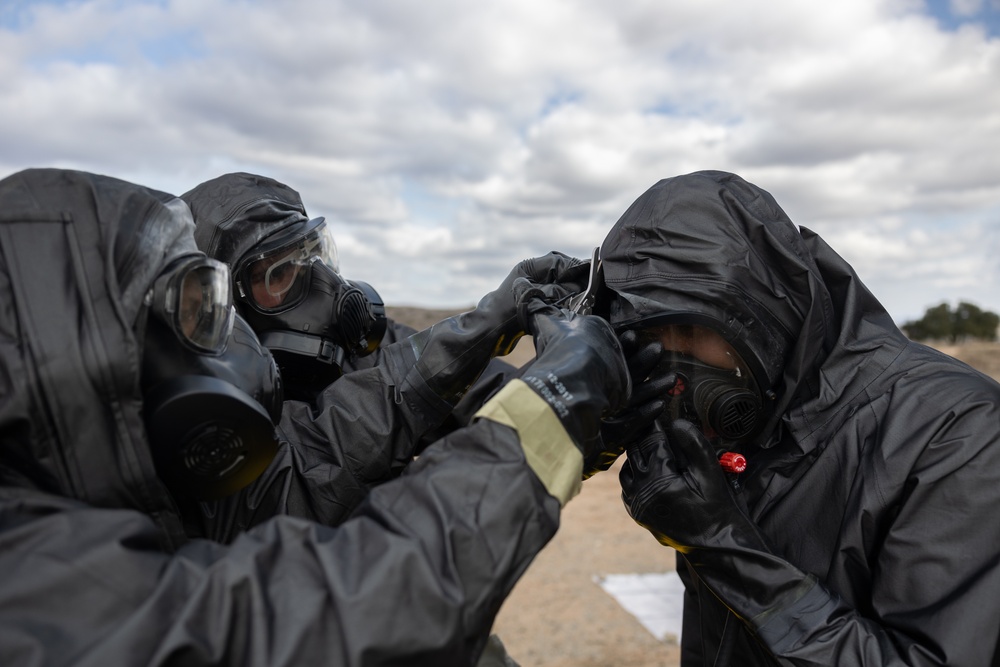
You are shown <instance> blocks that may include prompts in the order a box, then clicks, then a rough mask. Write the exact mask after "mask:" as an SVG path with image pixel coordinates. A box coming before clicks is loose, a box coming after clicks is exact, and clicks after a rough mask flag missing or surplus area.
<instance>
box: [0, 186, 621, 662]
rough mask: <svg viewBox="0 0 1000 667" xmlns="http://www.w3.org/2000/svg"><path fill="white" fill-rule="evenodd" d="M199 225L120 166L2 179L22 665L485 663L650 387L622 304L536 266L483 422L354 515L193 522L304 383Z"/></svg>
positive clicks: (8, 566)
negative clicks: (529, 577) (514, 342)
mask: <svg viewBox="0 0 1000 667" xmlns="http://www.w3.org/2000/svg"><path fill="white" fill-rule="evenodd" d="M192 230H193V223H192V220H191V217H190V212H189V210H188V209H187V207H186V205H184V204H183V202H182V201H181V200H179V199H176V198H173V197H172V196H170V195H166V194H164V193H161V192H156V191H153V190H149V189H147V188H144V187H141V186H137V185H133V184H130V183H126V182H124V181H119V180H117V179H113V178H110V177H106V176H96V175H93V174H87V173H83V172H74V171H66V170H55V169H32V170H27V171H24V172H20V173H17V174H14V175H12V176H9V177H7V178H5V179H3V180H2V181H0V308H2V311H3V317H2V318H0V369H2V372H0V378H2V379H3V380H2V382H0V442H2V449H0V452H2V454H0V569H2V570H3V572H4V577H3V580H2V581H0V664H4V665H22V664H24V665H28V664H67V663H69V662H73V663H74V664H102V665H144V666H148V665H165V664H183V665H209V664H211V665H220V664H231V665H249V666H254V665H302V664H337V665H388V664H408V665H463V664H471V663H472V662H473V661H474V660H475V659H476V657H477V655H478V653H479V651H480V649H481V647H482V645H483V643H484V642H485V639H486V634H487V632H488V629H489V627H490V625H491V623H492V621H493V618H494V616H495V614H496V612H497V610H498V608H499V606H500V603H501V601H502V600H503V599H504V596H505V595H506V594H507V593H508V592H509V590H510V588H511V587H512V586H513V584H514V582H515V581H516V579H517V578H518V576H519V575H520V574H521V573H522V572H523V571H524V569H525V568H526V567H527V566H528V563H529V562H530V560H531V558H532V557H533V556H534V554H535V553H537V552H538V550H539V549H541V548H542V546H543V545H544V544H545V543H546V542H547V541H548V540H549V539H550V538H551V536H552V534H553V533H554V532H555V530H556V527H557V525H558V519H559V512H560V508H561V505H562V504H564V503H565V502H567V501H568V500H569V499H570V498H571V497H572V495H573V494H574V493H575V492H576V491H577V490H578V489H579V486H580V478H581V474H582V470H583V461H584V460H585V459H586V458H589V457H593V456H594V455H595V454H596V453H598V452H599V451H600V449H601V447H602V446H603V445H602V440H601V436H600V429H601V421H600V416H601V415H602V414H606V413H607V414H611V413H614V411H615V410H616V409H618V408H619V407H621V406H622V405H623V403H624V402H625V400H626V397H627V396H628V394H629V392H630V379H629V371H628V369H627V367H626V359H625V357H624V356H623V354H622V348H621V346H620V345H619V343H618V341H617V339H616V338H615V336H614V334H613V332H612V331H611V329H610V326H609V325H608V324H607V323H606V322H604V321H603V320H601V319H600V318H597V317H590V316H578V315H576V314H574V313H571V312H569V311H566V310H560V309H558V308H556V307H554V306H549V305H546V304H545V303H544V301H542V300H540V299H537V298H533V297H535V296H537V295H538V293H539V290H540V289H541V288H538V287H537V286H533V285H532V283H531V282H530V281H529V280H527V279H521V280H518V281H514V284H513V285H512V286H511V290H512V291H513V292H514V297H512V298H514V299H519V298H520V297H521V296H523V297H524V299H521V300H520V303H521V307H520V308H519V311H520V313H521V319H523V320H524V321H525V324H524V325H523V326H524V327H525V328H527V329H528V330H530V332H531V333H532V335H533V336H534V340H535V343H536V352H537V355H536V359H535V361H534V362H533V363H532V365H531V366H530V367H528V368H526V369H525V371H524V379H523V380H520V379H515V380H512V381H511V382H510V383H508V384H507V385H506V386H505V387H504V388H503V389H502V390H501V391H500V392H499V393H498V394H497V395H496V396H494V397H493V398H492V399H491V400H490V401H489V402H488V403H487V404H486V405H485V406H484V407H483V409H482V410H481V411H480V412H479V416H478V418H477V419H476V420H475V421H474V422H473V423H472V424H471V425H469V426H468V427H465V428H463V429H459V430H457V431H455V432H453V433H452V434H450V435H449V436H448V437H446V438H445V439H443V440H442V441H440V442H438V443H435V444H434V445H432V446H431V447H428V448H427V449H426V450H425V451H424V453H423V454H422V456H421V457H420V458H419V459H418V460H417V461H416V462H415V463H413V464H412V465H411V466H409V468H408V469H407V471H406V473H405V474H404V475H403V476H402V477H400V478H399V479H395V480H393V481H390V482H388V483H386V484H383V485H380V486H378V487H377V488H375V489H374V490H372V491H371V492H370V493H369V494H368V496H367V497H366V499H365V500H364V501H363V503H362V504H361V505H360V506H359V507H358V508H357V509H356V511H355V512H354V514H353V515H352V517H351V518H350V519H349V520H347V521H345V522H344V523H343V524H342V525H340V526H338V527H336V528H331V527H328V526H325V525H323V524H321V523H318V522H314V521H310V520H306V519H302V518H298V517H294V516H275V517H272V518H271V519H269V520H267V521H262V522H260V523H259V524H258V525H256V526H255V527H253V528H251V529H249V530H246V531H240V532H239V533H238V534H236V535H235V536H233V538H232V539H231V540H228V541H227V542H221V541H216V540H207V539H199V538H193V537H192V536H191V535H190V534H189V533H188V532H186V530H185V525H186V524H187V523H188V521H187V520H186V518H185V517H184V513H185V512H187V511H196V509H197V507H198V506H192V505H191V504H189V503H185V502H179V500H180V499H184V498H188V497H191V496H195V497H212V496H225V495H227V494H230V493H232V492H233V491H234V490H235V489H236V488H238V487H240V486H243V485H245V484H250V485H251V486H252V485H253V484H254V483H255V482H254V477H255V475H256V474H258V473H259V472H260V470H261V469H262V468H263V467H264V466H266V465H267V462H268V459H269V458H270V456H271V455H273V453H274V449H275V447H276V444H275V442H274V432H273V428H272V421H273V420H274V419H275V418H276V412H277V409H279V408H280V405H281V397H280V385H279V384H278V383H277V378H276V376H275V373H274V371H275V365H274V363H273V360H272V359H271V357H270V355H269V354H268V353H267V351H266V349H264V348H262V347H261V346H260V345H259V343H258V342H257V339H256V338H255V336H254V335H253V332H252V330H251V329H250V328H249V327H248V326H246V324H245V322H243V321H242V319H241V318H240V317H239V316H238V315H234V311H233V308H232V301H231V299H232V294H231V291H230V289H229V288H230V285H231V282H230V278H229V276H228V270H227V268H226V267H225V265H224V264H222V263H220V262H215V261H213V260H211V259H209V258H207V257H205V256H204V255H203V254H202V253H201V252H199V251H198V250H197V248H196V247H195V244H194V238H193V235H192ZM542 291H543V292H544V290H542ZM529 297H532V298H529ZM432 342H433V341H432ZM418 361H419V359H418ZM413 367H414V368H420V365H419V364H414V365H413ZM362 372H363V371H359V373H362ZM433 379H434V378H433V377H431V378H430V379H429V380H428V381H427V382H425V383H424V387H423V391H424V392H425V393H427V394H428V395H429V394H432V393H433V391H432V389H431V388H432V387H433ZM409 380H410V381H411V382H416V380H415V379H414V378H413V377H412V376H411V377H410V378H409ZM402 384H405V382H404V383H402ZM397 385H398V386H396V387H395V391H392V392H388V393H386V392H384V391H382V389H381V385H376V383H372V384H370V385H369V386H368V394H369V398H370V400H371V401H373V402H376V401H387V402H391V403H395V401H396V396H402V398H401V399H400V400H401V402H405V394H406V393H407V391H408V389H407V387H406V386H401V384H400V383H397ZM358 390H359V391H363V390H364V387H359V388H358Z"/></svg>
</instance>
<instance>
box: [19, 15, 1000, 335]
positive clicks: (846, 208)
mask: <svg viewBox="0 0 1000 667" xmlns="http://www.w3.org/2000/svg"><path fill="white" fill-rule="evenodd" d="M33 166H60V167H69V168H76V169H85V170H88V171H95V172H100V173H105V174H110V175H113V176H117V177H120V178H124V179H127V180H132V181H135V182H139V183H142V184H144V185H148V186H151V187H154V188H157V189H160V190H165V191H167V192H173V193H177V194H179V193H182V192H185V191H186V190H188V189H190V188H191V187H193V186H195V185H197V184H198V183H200V182H202V181H204V180H207V179H209V178H213V177H215V176H218V175H220V174H223V173H226V172H230V171H251V172H256V173H261V174H266V175H269V176H272V177H274V178H277V179H278V180H281V181H283V182H286V183H288V184H289V185H291V186H292V187H294V188H296V189H297V190H299V191H300V192H301V193H302V196H303V199H304V201H305V203H306V206H307V208H308V209H309V212H310V213H311V214H312V215H325V216H326V217H327V219H328V220H332V221H333V229H334V233H335V236H336V239H337V242H338V245H339V248H340V254H341V264H342V268H343V272H344V274H345V276H346V277H348V278H353V279H360V280H367V281H368V282H370V283H372V284H373V285H374V286H375V287H376V288H377V289H378V290H379V291H380V292H381V293H382V295H383V296H384V297H385V299H386V301H387V302H388V303H389V304H390V305H417V306H425V307H451V306H466V305H470V304H472V303H474V302H475V301H476V300H477V299H478V298H479V297H480V296H481V295H482V294H483V293H485V292H487V291H489V290H490V289H492V288H493V287H495V286H496V285H497V284H498V283H499V282H500V281H501V280H502V279H503V277H504V276H505V275H506V274H507V272H508V270H509V269H510V268H511V267H512V266H513V265H514V264H515V263H516V262H517V261H519V260H520V259H523V258H525V257H531V256H535V255H541V254H544V253H545V252H548V251H549V250H553V249H557V250H561V251H563V252H566V253H570V254H574V255H578V256H582V257H586V256H589V251H590V248H592V247H593V246H595V245H598V244H600V242H601V240H602V239H603V238H604V235H605V234H606V233H607V231H608V230H609V229H610V227H611V226H612V225H613V224H614V222H615V220H617V218H618V217H619V216H620V215H621V213H622V212H624V210H625V209H626V208H627V206H628V205H629V204H630V203H631V202H632V201H633V200H634V199H635V198H636V197H637V196H639V195H640V194H641V193H642V192H643V191H644V190H645V189H647V188H648V187H649V186H650V185H652V184H653V183H655V182H656V181H657V180H659V179H661V178H664V177H668V176H673V175H676V174H681V173H687V172H690V171H695V170H699V169H722V170H726V171H733V172H736V173H738V174H740V175H741V176H743V177H744V178H746V179H748V180H750V181H751V182H753V183H756V184H757V185H759V186H760V187H762V188H764V189H766V190H768V191H770V192H771V193H772V194H773V195H774V196H775V197H776V198H777V200H778V202H779V203H780V204H781V205H782V206H783V207H784V208H785V210H786V211H787V212H788V214H789V215H790V216H791V218H792V220H794V221H795V222H796V223H797V224H799V225H803V226H806V227H809V228H811V229H813V230H815V231H817V232H819V233H820V234H821V235H822V236H823V237H824V238H826V239H827V241H828V242H829V243H830V244H831V245H833V247H834V248H835V249H837V250H838V251H839V252H840V253H841V254H842V255H843V256H844V257H845V258H847V260H848V261H850V262H851V263H852V264H853V265H854V267H855V268H856V269H857V271H858V272H859V274H860V275H861V277H862V279H863V280H864V281H865V283H866V284H867V285H868V286H869V287H871V288H872V290H873V291H874V292H875V293H876V295H877V296H878V297H879V298H880V300H881V301H882V302H883V304H884V305H885V306H886V307H887V308H888V310H889V312H890V313H891V314H892V315H893V317H894V318H895V319H896V320H897V322H903V321H905V320H907V319H914V318H916V317H919V316H920V315H922V314H923V312H924V310H925V309H926V308H927V307H928V306H931V305H935V304H937V303H940V302H942V301H949V302H951V303H952V304H955V303H957V302H958V301H959V300H965V301H971V302H972V303H975V304H977V305H979V306H980V307H983V308H987V309H989V310H993V311H994V312H1000V252H998V251H1000V0H950V1H949V0H837V2H824V3H814V2H809V3H806V2H801V1H800V0H766V1H764V0H672V1H669V2H667V1H664V0H616V1H614V2H608V1H606V0H495V1H494V2H467V1H465V0H419V1H417V0H410V1H406V0H281V1H278V0H275V1H272V2H265V1H263V0H261V1H253V0H215V1H213V0H65V1H64V0H0V176H6V175H8V174H10V173H13V172H15V171H18V170H20V169H23V168H25V167H33Z"/></svg>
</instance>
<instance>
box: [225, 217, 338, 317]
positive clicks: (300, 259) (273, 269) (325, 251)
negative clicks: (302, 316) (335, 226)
mask: <svg viewBox="0 0 1000 667" xmlns="http://www.w3.org/2000/svg"><path fill="white" fill-rule="evenodd" d="M314 262H321V263H323V264H326V265H327V266H328V267H330V268H331V269H333V271H334V272H337V268H338V267H337V263H338V259H337V250H336V245H335V244H334V243H333V238H332V237H331V235H330V232H329V230H328V229H327V227H326V224H325V223H324V224H321V225H320V226H319V227H317V228H315V229H313V230H311V231H309V233H307V234H306V235H305V236H303V237H300V238H296V239H293V240H291V241H288V242H286V243H283V244H281V245H278V246H277V247H271V248H264V249H261V250H260V251H259V252H257V253H255V254H254V255H252V256H251V257H250V258H248V259H246V260H244V262H243V263H242V265H241V266H242V268H240V270H239V271H238V275H239V281H238V284H239V288H240V293H241V295H242V296H244V297H248V298H249V301H250V303H251V304H253V306H254V307H255V308H257V309H259V310H261V311H263V312H280V311H283V310H285V309H288V308H291V307H292V306H294V305H295V304H296V303H298V302H299V300H301V299H302V297H303V295H304V294H305V292H306V291H307V283H308V282H309V273H310V269H311V267H312V265H313V263H314Z"/></svg>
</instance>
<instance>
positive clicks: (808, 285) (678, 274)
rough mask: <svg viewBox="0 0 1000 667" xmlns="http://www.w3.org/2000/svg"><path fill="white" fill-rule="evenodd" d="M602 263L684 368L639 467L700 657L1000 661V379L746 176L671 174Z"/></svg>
mask: <svg viewBox="0 0 1000 667" xmlns="http://www.w3.org/2000/svg"><path fill="white" fill-rule="evenodd" d="M602 259H603V264H602V266H603V271H604V275H605V279H606V286H607V289H608V291H607V292H606V293H605V295H604V303H603V307H604V309H605V311H604V312H605V315H606V316H607V317H609V319H610V321H611V322H612V324H613V325H614V326H615V328H616V330H617V331H619V332H622V331H626V330H633V331H641V332H642V334H643V335H645V336H649V337H653V338H656V339H659V340H661V341H662V342H663V343H664V347H665V348H666V349H667V350H670V353H668V354H667V355H666V357H665V358H664V360H663V362H662V364H663V365H662V366H661V369H660V371H658V372H659V373H663V374H673V377H674V378H675V379H676V384H675V386H674V389H673V391H671V392H670V393H669V394H668V395H667V396H666V397H665V398H666V399H667V401H668V404H667V407H666V411H665V412H664V414H663V416H661V418H660V419H659V420H658V421H657V422H656V425H655V427H653V428H651V429H650V430H649V431H648V432H647V434H646V435H645V436H644V437H642V438H639V439H638V440H637V441H636V442H634V443H633V444H632V445H630V447H629V449H628V455H627V462H626V463H624V464H623V466H622V470H621V472H620V479H621V484H622V497H623V500H624V501H625V504H626V507H627V508H628V511H629V513H630V514H631V516H632V517H633V518H634V519H635V520H636V521H637V522H638V523H639V524H641V525H642V526H645V527H646V528H647V529H648V530H649V531H650V532H651V533H652V534H653V535H654V536H655V537H656V538H657V539H658V540H659V541H660V542H662V543H664V544H667V545H670V546H672V547H674V548H676V550H677V553H678V555H677V569H678V572H679V574H680V576H681V578H682V580H683V582H684V584H685V598H684V621H683V630H682V639H681V654H682V655H681V663H682V664H683V665H685V666H690V665H867V666H869V667H872V666H874V665H950V666H951V667H959V666H963V667H971V666H980V667H981V666H985V665H991V664H992V665H996V664H1000V663H998V660H1000V656H998V655H997V646H998V639H1000V623H998V621H997V619H1000V596H998V595H997V591H1000V520H998V519H997V514H996V508H997V507H1000V386H998V384H997V383H996V382H995V381H993V380H992V379H990V378H988V377H986V376H984V375H982V374H981V373H978V372H976V371H975V370H973V369H971V368H969V367H967V366H966V365H964V364H962V363H961V362H958V361H956V360H955V359H952V358H950V357H948V356H946V355H944V354H941V353H939V352H937V351H935V350H933V349H930V348H928V347H925V346H923V345H920V344H917V343H914V342H910V341H909V340H907V339H906V338H905V337H904V336H903V335H902V334H901V333H900V331H899V330H898V329H897V328H896V326H895V325H894V324H893V322H892V320H891V318H890V317H889V315H888V313H887V312H886V311H885V309H884V308H883V307H882V306H881V305H880V304H879V303H878V301H877V300H876V299H875V297H874V296H873V295H872V294H871V293H870V292H869V291H868V289H866V288H865V286H864V285H863V284H862V283H861V280H860V279H859V278H858V276H857V275H856V273H855V272H854V270H853V269H852V268H851V267H850V265H848V264H847V262H845V261H844V260H843V259H842V258H840V257H839V256H838V255H837V254H836V253H835V252H834V251H833V250H832V249H831V248H830V247H829V246H828V245H827V244H826V243H824V241H823V240H822V239H821V238H820V237H819V236H817V235H816V234H815V233H813V232H811V231H809V230H808V229H806V228H796V227H795V226H794V225H793V224H792V223H791V222H790V220H789V218H788V217H787V216H786V214H785V213H784V212H783V211H782V210H781V208H779V206H778V204H777V203H776V202H775V200H774V198H773V197H772V196H771V195H770V194H768V193H767V192H765V191H764V190H761V189H760V188H758V187H756V186H754V185H752V184H750V183H747V182H746V181H744V180H743V179H741V178H740V177H738V176H735V175H733V174H729V173H724V172H717V171H706V172H699V173H694V174H689V175H686V176H678V177H675V178H668V179H665V180H662V181H660V182H658V183H656V184H655V185H654V186H653V187H651V188H650V189H649V190H647V191H646V192H645V193H644V194H643V195H642V196H640V197H639V198H638V199H637V200H636V201H635V203H633V204H632V206H631V207H630V208H629V209H628V210H627V211H626V212H625V213H624V215H623V216H622V217H621V219H619V220H618V222H617V223H616V224H615V226H614V228H613V229H612V230H611V232H610V234H609V235H608V236H607V238H606V239H605V241H604V244H603V246H602ZM739 456H743V457H745V470H744V471H743V472H739V470H740V468H741V467H742V465H740V464H741V463H742V461H740V460H739ZM723 466H725V468H724V467H723Z"/></svg>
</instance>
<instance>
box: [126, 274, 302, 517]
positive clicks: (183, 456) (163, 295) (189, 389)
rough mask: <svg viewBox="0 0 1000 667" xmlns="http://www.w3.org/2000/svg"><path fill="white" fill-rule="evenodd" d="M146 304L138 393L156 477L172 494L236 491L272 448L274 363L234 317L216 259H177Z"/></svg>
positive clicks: (277, 388) (277, 411) (277, 385)
mask: <svg viewBox="0 0 1000 667" xmlns="http://www.w3.org/2000/svg"><path fill="white" fill-rule="evenodd" d="M146 305H147V319H146V326H145V331H144V338H145V340H144V347H143V368H142V389H143V396H144V402H145V408H144V414H145V419H146V428H147V431H148V434H149V439H150V443H151V446H152V449H153V457H154V461H155V463H156V469H157V474H159V476H160V477H161V478H162V479H163V480H164V482H165V483H166V484H167V486H168V488H169V489H170V491H171V493H173V494H174V495H175V496H178V497H189V498H194V499H198V500H207V499H213V498H221V497H224V496H227V495H230V494H232V493H235V492H236V491H238V490H239V489H241V488H243V487H245V486H246V485H247V484H250V483H251V482H252V481H253V480H255V479H256V478H257V477H258V476H259V475H260V474H261V473H262V472H263V471H264V469H265V468H266V467H267V466H268V464H269V463H270V462H271V460H272V459H273V457H274V453H275V451H276V449H277V443H276V441H275V438H274V423H275V422H276V421H277V420H278V419H279V418H280V415H281V403H282V398H283V396H282V391H281V382H280V378H279V376H278V371H277V366H276V365H275V363H274V359H273V358H272V357H271V355H270V353H269V352H268V351H267V350H266V349H265V348H263V347H262V346H261V345H260V343H259V342H258V340H257V338H256V336H255V335H254V333H253V331H252V330H251V329H250V326H249V325H248V324H247V323H246V322H245V321H244V320H243V319H242V318H240V317H239V316H238V315H236V314H235V312H234V309H233V305H232V291H231V281H230V278H229V271H228V269H227V268H226V266H225V265H224V264H222V263H220V262H216V261H214V260H211V259H207V258H205V257H202V256H189V257H185V258H182V259H181V260H178V261H177V262H175V263H174V264H173V265H171V266H170V267H168V269H167V271H165V272H164V273H163V274H161V276H160V277H159V278H158V279H157V280H156V281H155V283H154V285H153V287H152V288H151V289H150V291H149V293H148V294H147V297H146Z"/></svg>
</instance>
